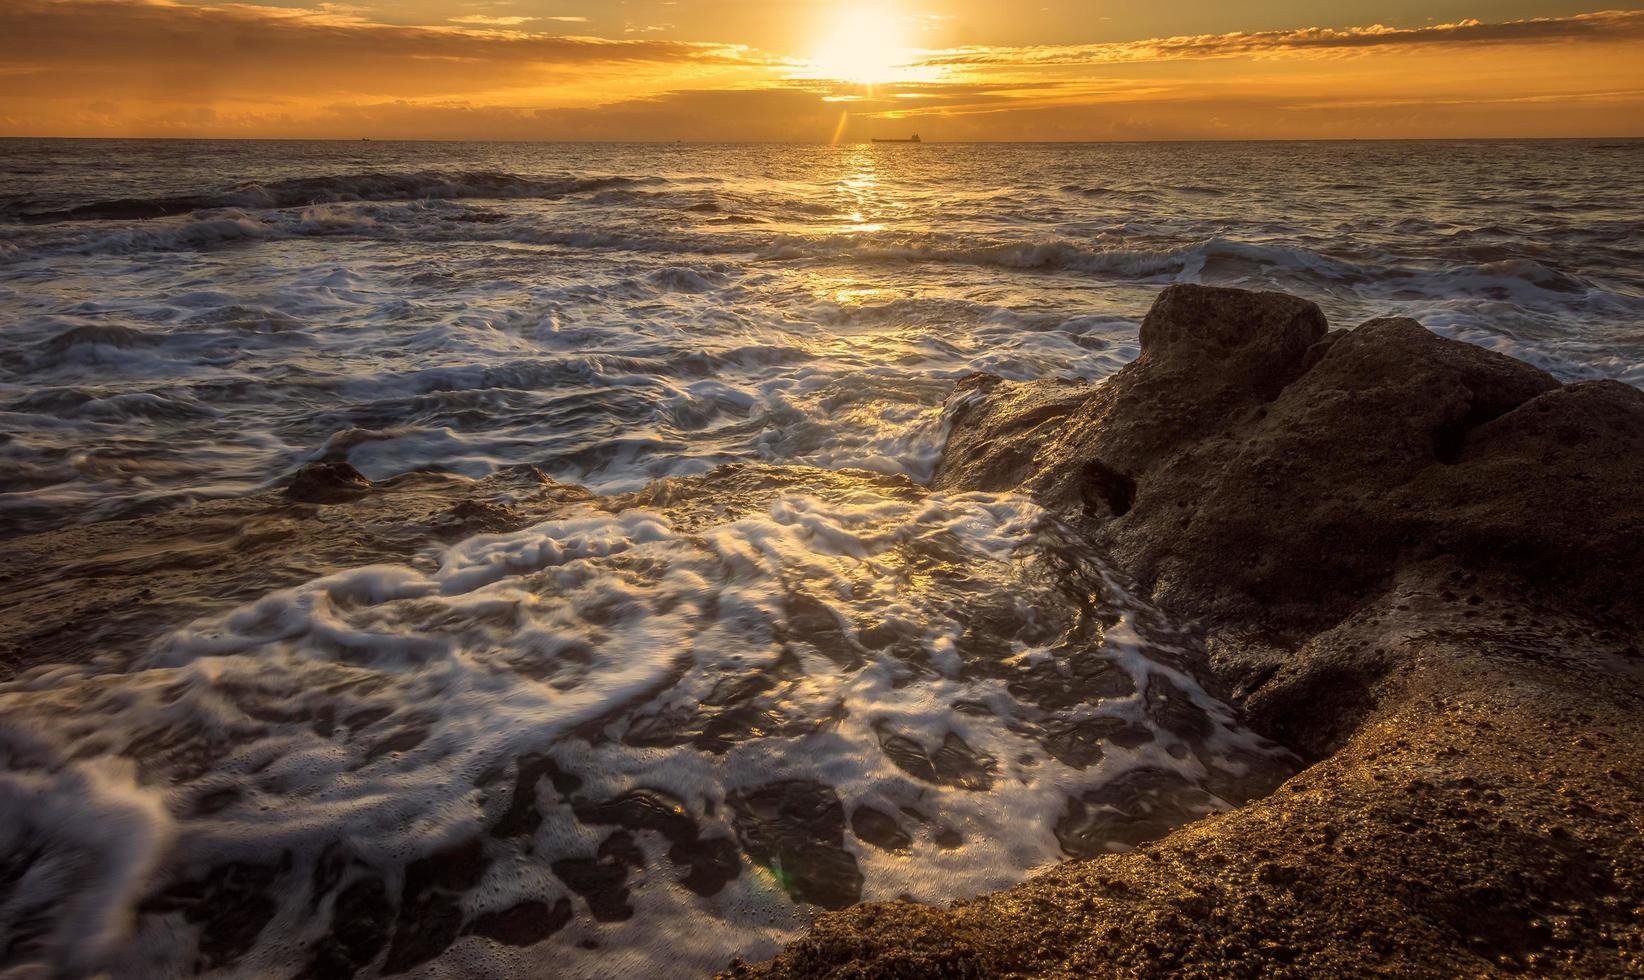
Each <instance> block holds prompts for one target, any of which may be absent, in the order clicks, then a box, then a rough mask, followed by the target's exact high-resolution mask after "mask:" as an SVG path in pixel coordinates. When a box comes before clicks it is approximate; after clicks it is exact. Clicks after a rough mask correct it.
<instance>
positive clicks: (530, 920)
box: [469, 898, 572, 946]
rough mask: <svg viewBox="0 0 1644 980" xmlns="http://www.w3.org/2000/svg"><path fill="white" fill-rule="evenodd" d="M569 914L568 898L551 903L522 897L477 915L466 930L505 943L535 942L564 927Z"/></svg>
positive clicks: (567, 921) (522, 943)
mask: <svg viewBox="0 0 1644 980" xmlns="http://www.w3.org/2000/svg"><path fill="white" fill-rule="evenodd" d="M571 917H572V913H571V900H570V899H568V898H561V899H559V900H558V901H556V902H555V903H554V904H553V905H549V904H548V903H547V902H538V901H524V902H520V903H519V904H518V905H515V906H513V907H512V908H508V909H504V910H503V911H501V912H487V913H485V914H483V915H481V916H479V917H477V918H476V919H474V923H473V925H472V926H471V927H470V929H469V931H470V932H472V933H473V934H474V935H476V936H484V937H485V938H487V939H494V940H496V941H497V942H499V943H502V944H503V945H504V946H535V945H536V944H537V943H540V942H542V941H543V940H544V939H547V938H548V937H549V936H552V935H553V934H554V933H556V932H558V931H560V930H561V929H563V928H565V926H566V924H567V923H569V922H570V921H571Z"/></svg>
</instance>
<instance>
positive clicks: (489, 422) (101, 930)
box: [0, 141, 1644, 977]
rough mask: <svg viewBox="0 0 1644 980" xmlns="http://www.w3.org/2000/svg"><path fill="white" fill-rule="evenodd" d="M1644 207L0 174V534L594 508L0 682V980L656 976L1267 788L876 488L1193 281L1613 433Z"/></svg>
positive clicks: (778, 173)
mask: <svg viewBox="0 0 1644 980" xmlns="http://www.w3.org/2000/svg"><path fill="white" fill-rule="evenodd" d="M1641 161H1644V143H1607V144H1601V143H1496V144H1483V143H1479V144H1307V145H1296V144H1270V145H1269V144H1237V145H1234V144H1225V145H1209V144H1205V145H1196V144H1177V145H1165V144H1155V145H1141V146H1122V145H1099V146H1067V145H1045V146H1018V145H1011V146H959V145H954V146H942V145H930V146H919V147H908V146H891V147H883V146H881V147H685V146H654V147H621V146H558V145H473V144H393V143H360V144H339V143H127V144H108V143H94V142H29V141H10V142H0V171H4V172H5V175H6V177H7V178H8V182H7V194H8V195H9V196H6V197H4V198H0V218H3V222H4V223H0V419H3V420H4V437H0V532H3V533H4V534H5V535H8V536H10V535H16V534H20V533H26V532H29V531H36V530H43V529H50V528H59V527H64V526H68V525H74V524H81V523H86V522H93V521H99V520H105V519H109V518H114V517H121V516H130V515H134V514H158V513H165V512H167V511H169V510H171V509H173V508H177V507H180V506H182V505H183V504H186V503H187V502H188V501H190V500H197V499H201V498H206V497H234V496H241V495H246V494H249V493H253V492H256V491H258V490H260V489H265V488H268V487H271V486H275V485H278V484H279V483H281V482H282V481H284V480H285V479H286V478H288V477H289V475H290V474H291V472H292V471H293V470H295V469H296V468H297V467H298V466H300V465H301V464H302V463H304V462H306V461H313V460H319V459H345V460H347V461H349V462H351V463H353V464H354V465H355V466H357V467H359V468H360V469H361V470H363V471H364V472H365V473H366V474H367V475H368V476H370V477H372V478H375V479H386V478H389V477H393V476H396V475H400V474H405V473H412V472H418V471H429V470H440V471H446V472H450V473H455V474H459V475H461V476H464V477H469V478H476V479H477V478H482V477H486V476H488V475H490V474H493V473H495V472H497V471H499V470H502V469H504V468H508V470H509V472H511V473H516V472H518V471H519V469H520V467H519V464H534V465H535V466H537V467H540V468H541V470H542V471H544V472H546V473H547V474H550V475H552V476H554V477H557V478H559V479H562V480H567V481H572V482H578V483H583V484H586V485H588V486H590V487H591V488H593V489H595V490H597V491H600V492H603V493H607V494H610V493H620V492H627V491H639V492H637V493H633V494H631V495H629V496H624V497H617V498H611V497H606V498H599V499H595V500H589V501H574V500H573V501H568V502H561V503H558V504H554V505H553V506H552V507H548V506H546V505H543V506H541V507H537V508H536V509H535V510H534V511H533V512H534V513H539V516H541V518H542V519H541V520H540V521H538V522H536V523H530V525H529V526H526V527H524V528H523V529H520V530H514V531H509V532H508V533H502V534H490V535H481V536H478V537H471V538H467V539H466V540H458V541H455V542H454V543H451V544H449V545H434V544H430V545H429V546H428V547H426V548H423V549H422V550H420V551H414V553H409V552H408V553H407V557H406V559H405V560H404V561H400V560H399V558H398V557H396V558H395V559H394V561H395V563H394V564H375V565H364V566H363V567H354V568H344V569H343V570H341V571H337V572H334V573H332V574H327V575H324V576H322V577H320V578H318V579H316V580H314V581H310V582H307V583H306V584H302V585H298V586H296V587H295V588H285V589H273V587H272V585H270V586H269V589H268V590H266V591H268V594H267V595H265V596H263V597H261V598H257V599H253V600H252V601H250V602H248V603H246V604H244V605H238V606H232V605H229V604H228V603H227V600H226V599H225V600H223V601H222V602H218V603H217V606H219V607H223V606H225V605H228V607H227V608H221V611H219V612H217V613H214V614H212V615H209V616H207V617H205V618H203V619H200V620H198V621H195V622H177V623H172V624H169V628H166V629H164V630H162V631H161V635H160V636H159V638H158V639H156V640H154V641H153V642H152V643H150V642H147V641H146V640H145V641H144V642H143V643H142V644H140V645H138V646H136V647H135V648H132V649H127V648H121V647H119V646H118V644H115V645H112V646H110V647H108V648H103V647H99V648H98V649H95V650H87V651H84V654H85V655H84V656H83V657H81V658H80V659H79V661H77V662H74V663H69V664H47V665H45V666H36V667H33V668H31V669H29V670H27V671H25V672H24V673H22V674H20V675H18V676H17V677H15V678H14V679H12V680H10V681H8V682H6V683H4V684H0V760H3V761H4V764H5V770H4V771H3V772H0V968H4V967H10V966H15V965H19V964H24V963H30V962H40V963H45V964H48V965H49V966H50V967H51V968H53V969H56V970H58V971H60V972H65V973H79V972H86V971H90V970H96V969H108V970H111V971H112V972H114V973H115V974H117V975H146V976H169V975H176V974H178V973H186V972H194V971H203V972H217V973H220V974H222V975H236V976H259V977H260V976H296V975H348V974H350V973H354V972H359V973H360V974H361V975H392V974H399V973H419V974H427V975H437V976H462V975H474V974H479V973H495V972H500V971H521V972H523V971H529V972H535V973H541V972H544V971H550V970H552V971H559V972H561V973H563V974H566V975H573V976H630V975H634V974H636V973H638V972H640V971H648V972H653V973H660V974H662V975H688V974H693V973H701V972H704V971H710V970H712V969H715V968H717V967H720V966H723V965H724V964H725V963H726V962H727V961H728V960H729V959H730V958H731V957H732V956H743V957H762V956H766V955H769V954H771V953H772V952H774V951H775V949H777V948H778V946H779V945H780V944H781V943H782V942H783V941H785V940H787V939H789V938H791V937H792V936H794V935H795V934H796V933H797V931H798V930H799V929H801V928H803V926H804V924H805V923H806V922H807V921H809V919H810V917H812V916H813V915H814V914H815V913H816V912H817V911H818V910H819V909H823V908H835V907H840V906H842V905H845V904H849V903H851V902H854V901H857V900H864V899H867V900H874V899H896V898H907V899H909V900H915V901H926V902H943V901H947V900H951V899H954V898H959V897H964V896H969V895H974V894H977V893H980V892H983V891H988V890H992V889H997V888H1001V887H1006V886H1008V885H1010V884H1013V883H1015V882H1017V881H1020V880H1022V878H1023V877H1024V876H1026V875H1028V874H1031V873H1032V872H1033V871H1034V870H1036V869H1039V868H1043V867H1045V866H1047V865H1049V864H1051V863H1053V862H1055V861H1057V860H1060V859H1062V858H1065V857H1068V856H1088V855H1092V854H1098V853H1102V852H1104V851H1107V850H1112V849H1118V848H1123V847H1127V846H1131V845H1132V844H1134V843H1137V842H1139V841H1142V840H1146V839H1149V838H1151V837H1155V836H1158V835H1160V834H1162V833H1164V832H1165V831H1166V830H1167V829H1168V828H1169V827H1170V826H1173V825H1175V824H1178V823H1180V822H1182V821H1184V820H1187V819H1191V818H1193V817H1195V816H1198V815H1201V814H1204V813H1208V812H1211V811H1215V810H1219V809H1225V808H1227V807H1230V806H1235V805H1237V804H1239V803H1241V802H1243V801H1244V800H1245V799H1247V798H1249V797H1251V796H1253V795H1259V794H1260V793H1263V792H1266V791H1267V790H1268V789H1270V788H1271V787H1272V786H1273V785H1274V784H1275V782H1276V781H1277V780H1279V779H1281V778H1283V776H1284V775H1285V774H1286V773H1287V772H1288V771H1289V769H1290V767H1291V766H1292V765H1293V764H1294V762H1295V760H1294V759H1292V758H1291V757H1290V756H1289V755H1288V754H1287V753H1284V752H1283V751H1281V750H1279V749H1278V748H1276V747H1275V746H1272V745H1271V744H1269V743H1266V742H1265V741H1263V740H1262V739H1260V738H1259V737H1257V736H1256V735H1254V734H1253V733H1252V732H1250V731H1249V730H1247V729H1245V728H1244V727H1243V726H1242V725H1241V724H1240V723H1239V721H1238V719H1237V717H1236V715H1235V713H1234V712H1233V711H1232V710H1231V709H1230V708H1229V707H1228V706H1227V705H1226V704H1225V703H1223V702H1222V701H1220V700H1218V699H1217V698H1216V697H1215V696H1214V695H1213V694H1212V693H1211V692H1209V691H1207V690H1206V689H1205V688H1204V687H1203V686H1202V685H1201V681H1200V679H1199V677H1198V676H1197V670H1196V664H1197V663H1198V662H1199V658H1200V656H1201V654H1200V651H1199V650H1198V648H1197V645H1196V642H1195V640H1194V637H1193V636H1192V635H1191V633H1190V632H1186V631H1184V630H1183V629H1181V628H1180V627H1179V626H1177V625H1175V624H1172V623H1171V622H1169V621H1168V620H1167V619H1166V618H1165V617H1163V616H1162V615H1160V614H1159V613H1158V612H1157V611H1156V610H1153V609H1152V608H1150V607H1149V606H1148V605H1147V604H1146V603H1145V602H1142V601H1140V600H1138V599H1137V598H1135V597H1134V596H1133V595H1131V594H1130V592H1129V590H1128V589H1127V586H1126V583H1125V582H1124V581H1123V579H1122V578H1121V577H1119V576H1117V575H1116V574H1115V573H1113V572H1112V571H1111V570H1110V569H1108V568H1107V567H1106V566H1105V565H1104V564H1103V563H1102V562H1101V560H1100V559H1099V558H1098V557H1097V556H1094V555H1089V554H1085V553H1083V552H1081V550H1080V548H1079V547H1078V545H1077V543H1076V539H1075V536H1074V535H1073V534H1072V533H1071V532H1069V531H1068V530H1067V529H1065V528H1063V527H1062V526H1061V525H1060V524H1059V523H1058V522H1056V521H1055V520H1054V519H1052V518H1051V517H1050V516H1049V515H1046V514H1045V513H1043V512H1042V511H1041V510H1040V509H1039V508H1038V507H1036V506H1035V505H1034V504H1033V503H1032V502H1031V501H1028V500H1026V499H1024V498H1021V497H1018V496H1014V495H1009V494H1003V495H984V494H961V495H953V494H932V493H928V492H927V491H926V490H925V489H924V488H923V487H922V486H921V485H920V484H921V483H922V482H923V481H925V480H926V479H927V478H928V476H929V474H930V471H931V468H932V466H933V465H934V462H935V460H936V456H937V453H938V452H939V450H940V447H941V443H942V439H943V434H944V427H943V420H944V417H945V412H946V410H947V409H948V408H951V406H945V404H944V402H945V400H946V399H947V397H948V394H949V392H950V390H951V388H952V385H953V382H954V380H955V379H957V378H959V377H961V376H963V375H964V374H965V373H967V372H970V371H975V370H983V371H991V372H994V373H997V374H1002V375H1004V376H1006V377H1012V378H1036V377H1047V376H1079V377H1085V378H1089V379H1092V380H1096V379H1100V378H1103V377H1106V376H1107V375H1109V374H1111V373H1112V372H1113V371H1115V370H1117V369H1118V368H1119V367H1121V366H1122V365H1123V364H1125V363H1127V362H1128V361H1129V360H1130V359H1131V358H1133V357H1134V356H1135V355H1136V353H1137V349H1136V326H1137V320H1138V317H1139V315H1140V314H1141V313H1142V312H1143V311H1145V309H1146V307H1147V305H1148V303H1149V301H1150V299H1151V296H1152V295H1153V294H1154V293H1155V292H1156V291H1157V290H1158V289H1159V288H1160V287H1161V286H1162V285H1165V284H1168V283H1171V282H1180V281H1204V282H1214V283H1225V284H1240V285H1260V286H1269V287H1274V288H1282V289H1287V290H1290V291H1293V292H1297V293H1300V294H1302V295H1305V296H1309V297H1312V298H1314V299H1316V300H1318V301H1319V302H1320V303H1321V304H1323V305H1324V306H1325V307H1326V309H1327V311H1328V312H1329V313H1330V314H1331V316H1332V318H1333V319H1334V320H1335V322H1337V324H1338V325H1342V324H1349V325H1350V324H1352V323H1354V322H1356V321H1358V320H1359V319H1363V318H1367V317H1369V316H1372V315H1381V314H1388V313H1397V314H1403V315H1411V316H1416V317H1418V318H1420V319H1421V320H1423V322H1425V323H1427V324H1428V325H1429V326H1431V327H1433V328H1435V329H1438V330H1440V331H1441V332H1444V333H1447V334H1450V335H1452V336H1457V337H1462V338H1465V339H1468V340H1471V341H1474V342H1477V343H1483V344H1485V345H1487V346H1491V347H1494V348H1496V349H1500V350H1503V351H1506V352H1509V353H1512V354H1514V355H1516V356H1520V357H1524V358H1527V359H1530V360H1532V361H1534V362H1536V363H1539V364H1542V365H1544V366H1546V367H1548V368H1549V369H1550V370H1553V371H1554V372H1556V373H1558V374H1560V375H1561V376H1563V377H1566V378H1589V377H1616V378H1621V379H1623V380H1627V381H1631V382H1633V383H1639V382H1641V381H1644V332H1641V328H1640V326H1639V325H1640V323H1641V322H1644V317H1641V314H1644V275H1641V270H1644V263H1641V262H1640V258H1641V255H1640V250H1641V249H1644V241H1641V240H1640V236H1639V235H1638V228H1639V224H1638V221H1639V214H1638V209H1637V201H1639V200H1640V199H1644V196H1641V194H1640V192H1641V191H1644V178H1641V177H1640V176H1639V174H1640V172H1641V168H1640V167H1639V166H1638V164H1639V163H1640V162H1641ZM1002 175H1003V177H1004V178H1008V186H1001V185H1002V183H1003V182H1004V181H1003V180H1002ZM727 463H731V464H743V465H742V466H741V467H740V468H736V467H733V468H729V469H716V467H720V466H721V464H727ZM757 464H764V465H757ZM710 471H711V472H710ZM845 471H849V472H845ZM658 478H671V482H665V483H661V484H654V483H652V481H654V480H657V479H658ZM648 485H649V488H648V489H645V490H640V488H642V487H647V486H648ZM515 502H518V501H515ZM501 503H502V504H507V503H509V501H508V500H507V499H504V500H502V501H501ZM179 513H187V512H179ZM283 519H287V520H298V519H303V518H302V517H301V515H296V516H289V517H287V518H283ZM527 523H529V522H527ZM165 560H169V559H167V558H165V557H164V555H163V554H161V556H160V557H157V558H155V559H154V561H165ZM176 560H178V561H190V560H193V559H191V558H190V557H189V556H187V555H186V554H184V555H180V556H179V557H178V558H177V559H176ZM355 564H358V563H357V562H356V563H355ZM187 567H193V566H187ZM290 580H295V579H290ZM234 590H235V591H234V594H235V595H243V594H245V593H246V583H245V582H244V581H243V580H237V581H236V583H235V586H234ZM204 591H205V592H206V593H209V591H210V590H209V587H207V588H206V589H205V590H204ZM252 591H253V592H256V591H258V590H252ZM115 615H121V614H115Z"/></svg>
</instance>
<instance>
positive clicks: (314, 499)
mask: <svg viewBox="0 0 1644 980" xmlns="http://www.w3.org/2000/svg"><path fill="white" fill-rule="evenodd" d="M375 486H376V485H375V484H374V483H372V482H371V481H370V480H367V479H366V478H365V475H364V474H363V473H361V472H360V471H359V470H357V469H355V468H354V467H353V466H350V465H349V464H347V463H309V464H308V465H306V466H304V467H303V468H302V469H300V470H298V471H297V475H296V476H294V477H292V478H291V485H290V486H288V487H286V490H285V495H286V496H287V497H289V498H291V499H292V500H295V501H298V502H299V503H305V504H340V503H346V502H347V501H350V500H358V499H359V498H361V497H363V496H365V495H366V494H368V493H370V492H371V490H372V489H373V488H374V487H375Z"/></svg>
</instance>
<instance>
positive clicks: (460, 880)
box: [382, 839, 490, 976]
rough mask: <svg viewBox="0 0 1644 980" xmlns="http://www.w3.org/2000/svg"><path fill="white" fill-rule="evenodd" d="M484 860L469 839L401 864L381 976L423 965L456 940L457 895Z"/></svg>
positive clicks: (480, 846) (476, 879)
mask: <svg viewBox="0 0 1644 980" xmlns="http://www.w3.org/2000/svg"><path fill="white" fill-rule="evenodd" d="M489 864H490V859H489V858H488V857H487V855H486V853H485V846H484V843H483V842H482V841H480V840H478V839H475V840H471V841H468V842H466V843H464V844H459V845H456V846H454V847H449V848H446V849H445V850H443V851H439V852H437V853H435V854H432V855H430V856H428V857H425V858H422V859H421V860H417V861H413V862H411V863H410V864H409V865H406V868H405V886H404V888H402V889H401V891H400V913H399V919H398V922H397V924H396V926H395V929H394V941H393V943H392V944H391V945H390V946H389V947H388V957H387V959H386V960H384V961H383V966H382V973H383V975H384V976H390V975H393V974H396V973H404V972H406V971H407V970H410V969H411V968H413V967H415V966H418V965H420V964H423V963H426V962H428V961H429V960H431V959H433V958H434V957H436V956H438V955H440V954H441V953H443V952H445V950H446V949H447V948H448V947H450V945H451V944H452V943H454V942H456V941H457V938H458V937H459V936H461V935H462V931H463V912H462V904H461V898H462V894H463V893H464V892H466V891H469V890H470V889H472V888H474V887H476V886H477V885H479V883H480V880H481V879H483V878H484V877H485V869H486V867H487V866H488V865H489Z"/></svg>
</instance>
